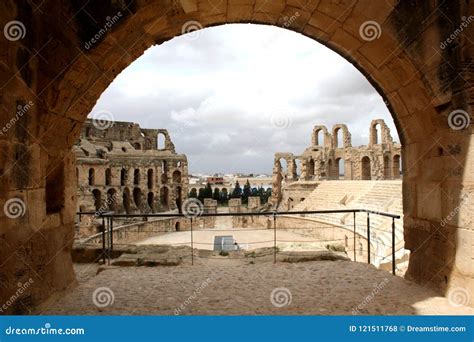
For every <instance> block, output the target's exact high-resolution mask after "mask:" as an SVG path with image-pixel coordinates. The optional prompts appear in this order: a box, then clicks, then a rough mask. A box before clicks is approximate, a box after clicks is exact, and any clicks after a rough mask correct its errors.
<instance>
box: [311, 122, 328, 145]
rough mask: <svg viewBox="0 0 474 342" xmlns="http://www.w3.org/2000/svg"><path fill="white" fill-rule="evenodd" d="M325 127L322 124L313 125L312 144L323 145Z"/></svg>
mask: <svg viewBox="0 0 474 342" xmlns="http://www.w3.org/2000/svg"><path fill="white" fill-rule="evenodd" d="M325 133H326V132H325V128H324V127H323V126H319V127H315V129H314V131H313V135H314V137H313V141H314V146H324V145H325V143H326V141H325V139H326V137H325Z"/></svg>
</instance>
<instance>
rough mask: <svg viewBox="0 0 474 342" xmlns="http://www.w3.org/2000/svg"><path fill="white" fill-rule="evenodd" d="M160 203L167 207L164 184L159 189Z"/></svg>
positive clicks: (166, 193)
mask: <svg viewBox="0 0 474 342" xmlns="http://www.w3.org/2000/svg"><path fill="white" fill-rule="evenodd" d="M160 203H161V205H162V206H163V207H164V208H165V209H166V208H167V207H168V187H166V186H164V187H162V188H161V190H160Z"/></svg>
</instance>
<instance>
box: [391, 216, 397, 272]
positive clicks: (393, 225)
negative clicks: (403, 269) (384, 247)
mask: <svg viewBox="0 0 474 342" xmlns="http://www.w3.org/2000/svg"><path fill="white" fill-rule="evenodd" d="M395 266H396V265H395V218H394V217H392V274H393V275H395Z"/></svg>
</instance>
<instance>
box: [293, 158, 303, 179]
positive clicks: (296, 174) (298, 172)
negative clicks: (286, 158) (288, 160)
mask: <svg viewBox="0 0 474 342" xmlns="http://www.w3.org/2000/svg"><path fill="white" fill-rule="evenodd" d="M293 162H294V172H293V180H298V179H299V178H300V176H301V159H293Z"/></svg>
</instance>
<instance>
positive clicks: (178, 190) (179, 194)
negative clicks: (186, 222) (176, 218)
mask: <svg viewBox="0 0 474 342" xmlns="http://www.w3.org/2000/svg"><path fill="white" fill-rule="evenodd" d="M175 195H176V196H175V198H176V207H177V208H178V211H179V212H180V213H181V206H182V198H183V197H182V191H181V187H180V186H178V187H176V193H175Z"/></svg>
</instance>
